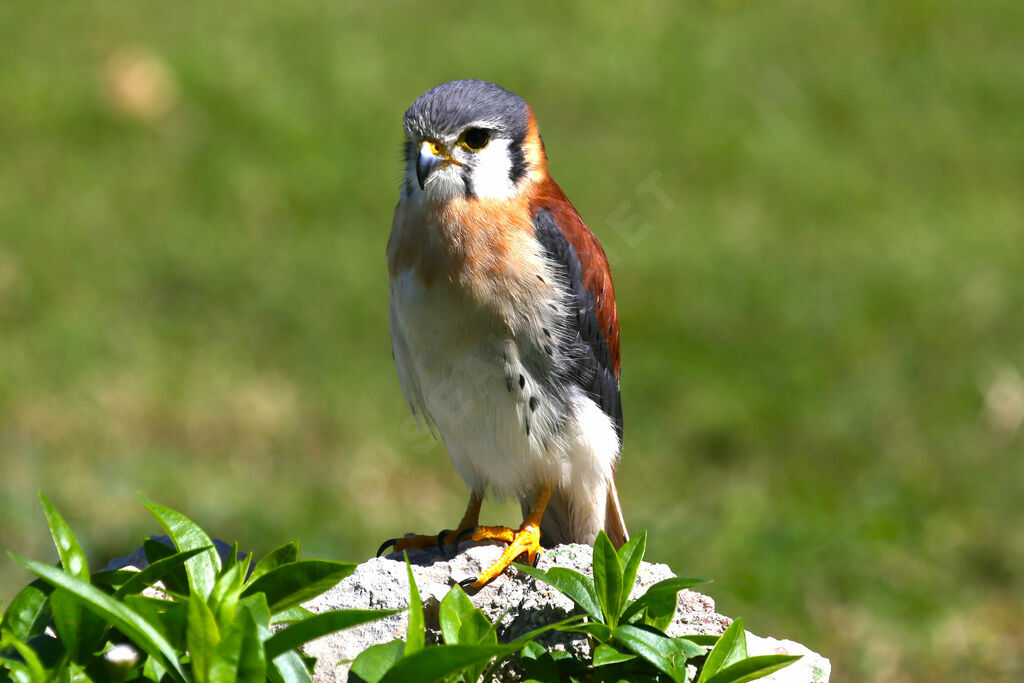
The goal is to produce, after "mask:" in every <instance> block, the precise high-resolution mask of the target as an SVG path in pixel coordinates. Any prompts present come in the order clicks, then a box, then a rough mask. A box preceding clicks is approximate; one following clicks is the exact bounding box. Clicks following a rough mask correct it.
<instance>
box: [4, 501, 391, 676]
mask: <svg viewBox="0 0 1024 683" xmlns="http://www.w3.org/2000/svg"><path fill="white" fill-rule="evenodd" d="M40 499H41V501H42V504H43V510H44V512H45V514H46V519H47V523H48V524H49V527H50V533H51V535H52V536H53V540H54V543H55V545H56V546H57V552H58V555H59V556H60V566H59V567H53V566H50V565H48V564H46V563H43V562H38V561H36V560H30V559H27V558H23V557H19V556H17V555H14V554H11V557H12V558H14V560H15V561H17V562H18V563H20V564H21V565H22V566H24V567H25V568H27V569H28V570H29V571H31V572H33V573H34V574H36V575H37V576H38V577H39V579H38V580H36V581H34V582H32V583H31V584H29V585H28V586H27V587H26V588H25V589H23V590H22V591H21V592H20V593H18V595H16V596H15V597H14V599H13V600H12V601H11V604H10V605H8V607H7V610H6V611H5V612H4V615H3V619H2V621H0V681H11V680H13V681H19V682H21V681H24V682H26V683H27V682H30V681H31V682H35V681H50V680H60V681H79V682H88V681H115V682H116V681H123V680H137V681H146V680H150V681H182V682H189V683H191V682H195V683H220V682H222V681H265V680H268V679H269V680H271V681H274V682H275V683H284V682H287V683H292V682H300V681H311V680H312V678H311V676H310V665H311V663H312V662H310V661H308V660H307V659H304V658H303V657H302V656H301V655H300V654H299V653H298V652H297V648H298V647H299V646H300V645H302V644H303V643H305V642H307V641H309V640H312V639H314V638H318V637H320V636H323V635H325V634H327V633H331V632H333V631H337V630H340V629H344V628H349V627H351V626H355V625H358V624H361V623H365V622H367V621H372V620H374V619H379V618H381V617H384V616H388V615H390V614H394V613H395V612H396V610H339V611H334V612H325V613H322V614H312V613H311V612H309V611H307V610H305V609H302V608H301V607H299V605H300V603H302V602H304V601H306V600H309V599H310V598H313V597H315V596H316V595H319V594H320V593H322V592H323V591H325V590H327V589H328V588H330V587H331V586H333V585H334V584H336V583H337V582H338V581H340V580H341V579H343V578H345V577H346V576H348V575H349V574H351V573H352V572H353V571H354V570H355V566H356V565H354V564H352V563H346V562H330V561H325V560H299V559H298V544H297V543H290V544H287V545H285V546H282V547H281V548H278V549H277V550H275V551H274V552H272V553H270V554H269V555H267V556H266V557H264V558H263V559H262V560H260V562H259V563H257V564H256V566H255V567H254V568H252V571H251V572H250V567H251V559H250V558H249V557H247V558H245V559H244V560H239V558H238V551H237V547H236V548H234V549H233V550H232V552H231V554H230V555H229V556H228V557H227V558H226V559H225V560H223V561H222V560H221V557H220V556H219V555H218V553H217V552H216V550H215V548H214V546H213V544H212V542H211V541H210V538H209V536H207V534H206V533H205V532H204V531H203V530H202V529H200V528H199V527H198V526H197V525H196V524H195V523H194V522H192V521H191V520H190V519H188V518H187V517H185V516H184V515H182V514H181V513H179V512H176V511H174V510H171V509H169V508H166V507H163V506H161V505H157V504H156V503H153V502H151V501H149V500H146V499H145V498H143V502H144V503H145V505H146V507H147V508H148V509H149V510H150V512H151V513H152V514H153V516H154V517H155V518H156V519H157V521H158V522H159V523H160V525H161V526H162V527H163V528H164V530H165V531H166V532H167V534H168V536H169V537H170V538H171V541H172V542H173V543H174V548H170V547H167V546H165V545H163V544H161V543H157V542H153V541H147V542H146V544H145V549H146V555H147V559H148V560H149V566H147V567H146V568H144V569H142V570H141V571H137V572H135V571H127V570H119V571H104V572H97V573H94V574H90V572H89V567H88V563H87V561H86V558H85V553H84V552H83V551H82V548H81V546H80V545H79V543H78V541H77V540H76V539H75V536H74V534H73V533H72V532H71V529H70V528H69V527H68V525H67V524H66V523H65V521H64V519H63V518H62V517H61V515H60V514H59V513H58V512H57V510H56V508H54V507H53V505H51V504H50V502H49V501H48V500H47V499H46V498H45V496H42V495H41V496H40ZM271 625H284V626H283V628H280V630H277V632H276V633H275V632H273V631H272V630H271ZM48 627H52V628H48Z"/></svg>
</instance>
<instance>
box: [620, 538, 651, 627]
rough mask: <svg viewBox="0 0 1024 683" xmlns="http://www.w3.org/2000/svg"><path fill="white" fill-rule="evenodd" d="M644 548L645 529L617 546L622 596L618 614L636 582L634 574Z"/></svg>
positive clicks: (642, 557) (645, 544) (624, 607)
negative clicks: (619, 546)
mask: <svg viewBox="0 0 1024 683" xmlns="http://www.w3.org/2000/svg"><path fill="white" fill-rule="evenodd" d="M646 550H647V532H646V531H641V532H640V533H639V534H637V535H636V536H634V537H633V538H631V539H629V540H628V541H626V542H625V543H624V544H623V545H622V547H621V548H619V564H621V565H622V597H621V599H620V600H619V607H618V609H617V612H618V614H620V615H621V614H622V611H623V610H624V609H626V605H627V604H628V603H629V594H630V592H632V590H633V585H634V584H635V583H636V574H637V572H638V571H639V570H640V562H641V561H642V560H643V559H644V552H646Z"/></svg>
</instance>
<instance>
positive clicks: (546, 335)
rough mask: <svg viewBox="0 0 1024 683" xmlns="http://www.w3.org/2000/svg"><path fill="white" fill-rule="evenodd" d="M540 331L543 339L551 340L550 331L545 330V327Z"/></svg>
mask: <svg viewBox="0 0 1024 683" xmlns="http://www.w3.org/2000/svg"><path fill="white" fill-rule="evenodd" d="M541 331H542V332H543V333H544V336H545V337H547V338H548V339H551V331H550V330H549V329H548V328H546V327H545V328H544V329H543V330H541Z"/></svg>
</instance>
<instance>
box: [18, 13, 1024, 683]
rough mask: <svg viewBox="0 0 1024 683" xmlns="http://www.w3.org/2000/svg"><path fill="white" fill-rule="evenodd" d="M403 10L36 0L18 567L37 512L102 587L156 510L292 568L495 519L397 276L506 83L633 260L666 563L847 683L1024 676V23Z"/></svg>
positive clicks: (640, 415) (638, 452)
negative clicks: (396, 297) (408, 226)
mask: <svg viewBox="0 0 1024 683" xmlns="http://www.w3.org/2000/svg"><path fill="white" fill-rule="evenodd" d="M378 5H379V7H377V8H370V7H368V6H362V5H356V4H354V3H353V4H352V5H351V6H346V5H345V4H344V3H339V2H333V3H324V2H311V1H307V0H296V1H293V2H288V3H276V2H268V1H264V0H259V1H253V0H250V1H249V2H237V1H236V2H230V1H226V2H209V3H187V4H186V3H155V2H138V3H124V2H114V1H112V0H111V1H102V2H88V3H85V2H73V1H65V0H51V1H50V2H46V3H26V2H4V3H0V548H2V549H11V550H14V551H16V552H18V553H21V554H24V555H29V556H34V557H40V558H49V559H53V558H55V553H54V552H53V551H52V549H51V547H50V543H49V540H48V537H47V532H46V528H45V525H44V519H43V515H42V512H41V510H40V507H39V505H38V501H37V498H36V492H37V491H38V490H40V489H42V490H44V491H45V492H46V493H47V495H48V496H49V497H50V498H51V499H52V500H53V501H54V502H55V503H56V504H57V506H58V507H59V508H60V509H61V510H62V511H63V512H64V514H65V515H66V516H67V517H68V519H69V521H70V522H71V523H72V525H73V527H74V528H75V529H76V530H77V531H78V533H79V534H80V535H81V537H82V540H83V542H84V544H85V546H86V547H87V549H89V551H90V553H91V557H92V560H93V562H94V563H95V564H97V565H101V564H102V563H104V562H105V561H106V560H107V559H108V558H109V557H111V556H115V555H120V554H125V553H126V552H128V551H129V550H131V549H132V548H134V547H135V546H137V545H138V543H139V541H140V539H141V537H142V536H143V534H146V533H149V532H152V531H154V530H155V525H154V523H153V521H152V520H151V518H149V517H148V515H147V513H146V512H145V510H144V509H143V508H142V506H141V505H140V504H139V503H138V501H137V500H136V497H135V494H136V492H138V491H144V492H145V493H146V494H147V495H148V496H150V497H151V498H153V499H154V500H156V501H159V502H161V503H163V504H165V505H170V506H172V507H175V508H178V509H180V510H182V511H183V512H185V513H186V514H188V515H190V516H191V517H192V518H194V519H195V520H196V521H198V522H199V523H200V524H202V525H203V526H204V527H205V528H207V529H208V530H210V531H211V533H214V534H216V535H218V536H220V537H221V538H224V539H227V540H229V541H230V540H235V539H237V540H238V541H239V542H240V543H241V545H242V546H243V547H244V548H249V549H252V550H254V551H256V552H257V553H262V552H265V551H267V550H269V549H271V548H272V547H275V546H276V545H279V544H280V543H283V542H285V541H288V540H291V539H293V538H298V539H301V541H302V543H303V548H304V553H305V555H306V556H325V557H330V558H335V559H344V560H361V559H363V558H366V557H368V556H369V555H370V554H372V552H373V551H374V549H375V548H376V546H377V544H378V543H379V542H380V541H381V540H382V539H384V538H387V537H389V536H392V535H396V534H399V533H402V532H405V531H412V530H416V531H428V532H429V531H431V530H436V529H438V528H440V527H442V526H446V525H451V524H453V523H454V522H456V521H457V519H458V517H459V515H460V514H461V512H462V507H463V505H464V503H465V499H466V492H465V489H464V486H463V484H462V482H461V481H460V480H459V479H458V477H457V475H456V474H455V473H454V470H453V468H452V467H451V465H450V463H449V462H448V458H447V455H446V453H445V451H444V449H443V447H441V446H439V445H432V443H431V441H430V440H429V438H427V437H424V436H423V435H421V434H419V433H418V432H417V431H416V430H415V428H414V426H413V423H412V422H411V420H410V418H409V416H408V411H407V408H406V406H405V404H404V402H403V399H402V396H401V392H400V390H399V387H398V382H397V380H396V377H395V372H394V368H393V366H392V362H391V353H390V348H389V340H388V330H387V315H386V309H387V303H386V302H387V286H386V273H385V265H384V257H383V252H384V243H385V240H386V239H387V234H388V230H389V227H390V221H391V213H392V209H393V206H394V201H395V199H396V197H397V184H398V179H399V177H400V164H399V147H400V140H401V117H402V114H403V112H404V110H405V108H406V106H407V105H408V104H409V103H410V102H411V101H412V100H413V99H414V98H415V97H416V96H417V95H419V94H420V93H421V92H423V91H424V90H426V89H427V88H429V87H430V86H432V85H434V84H436V83H439V82H441V81H444V80H448V79H451V78H458V77H467V76H470V77H481V78H487V79H490V80H494V81H497V82H498V83H501V84H502V85H504V86H506V87H508V88H509V89H511V90H514V91H516V92H518V93H520V94H522V95H523V96H524V97H525V98H526V99H527V100H528V101H529V102H530V103H531V104H532V106H533V108H534V111H535V112H536V115H537V118H538V120H539V122H540V126H541V130H542V132H543V134H544V139H545V142H546V143H547V148H548V152H549V155H550V161H551V168H552V173H553V175H554V176H555V177H556V178H557V179H558V181H559V182H560V183H561V185H562V186H563V188H564V189H565V190H566V192H567V193H568V194H569V196H570V197H572V199H573V201H574V202H575V204H576V206H577V207H578V209H579V210H580V212H581V213H582V215H583V217H584V219H585V220H587V221H588V223H589V224H590V226H591V228H592V229H593V230H594V231H595V233H597V235H598V236H599V237H600V239H601V240H602V241H603V242H604V244H605V246H606V248H607V251H608V253H609V256H610V258H611V260H612V263H613V272H614V275H615V282H616V289H617V294H618V302H619V310H620V315H621V324H622V339H623V373H622V391H623V397H624V405H625V414H626V417H625V419H626V442H625V452H624V459H623V462H622V464H621V466H620V475H619V490H620V494H621V496H622V500H623V504H624V508H625V511H626V517H627V520H628V521H629V524H630V526H631V527H632V528H633V529H634V530H638V529H642V528H646V529H648V530H650V533H651V538H650V551H649V558H650V559H652V560H656V561H663V562H668V563H669V564H671V565H672V567H673V568H674V569H675V570H676V572H677V573H681V574H688V575H701V576H709V577H713V578H714V579H716V583H714V584H712V585H711V586H710V588H709V590H708V592H709V593H710V594H711V595H712V596H713V597H715V599H716V600H717V602H718V606H719V609H720V610H721V611H722V612H724V613H726V614H730V615H741V616H744V617H745V618H746V620H747V623H748V626H749V628H750V629H751V630H753V631H755V632H757V633H759V634H764V635H775V636H778V637H788V638H793V639H796V640H800V641H802V642H804V643H806V644H807V645H808V646H810V647H811V648H813V649H816V650H818V651H820V652H822V653H823V654H825V655H826V656H828V657H830V658H831V659H832V661H833V664H834V667H835V670H836V675H835V677H834V679H835V680H836V681H840V680H843V681H936V680H952V679H953V678H955V679H956V680H958V681H968V680H971V681H1000V680H1006V681H1009V680H1021V679H1022V677H1024V655H1022V652H1024V578H1022V577H1024V494H1022V489H1024V457H1022V454H1024V448H1022V443H1024V436H1022V435H1021V423H1022V420H1024V379H1022V372H1024V341H1022V340H1024V277H1022V273H1024V246H1022V245H1024V239H1022V238H1024V123H1022V119H1024V40H1022V38H1021V37H1022V36H1024V3H1021V2H1020V1H1019V0H1003V1H998V0H995V1H990V2H984V3H979V2H966V1H962V0H961V1H958V0H936V1H934V2H928V1H925V0H917V1H910V2H880V1H868V0H861V1H852V0H842V1H838V2H828V3H822V2H812V1H786V0H782V1H778V2H741V1H734V2H701V3H692V2H691V3H667V2H666V3H652V4H646V3H634V4H629V5H625V4H623V5H621V6H614V7H613V6H608V7H603V8H602V7H599V6H597V5H594V4H591V3H584V2H577V3H568V4H562V5H560V6H558V7H556V6H554V3H541V2H528V3H515V4H514V5H513V4H507V5H501V6H498V5H492V4H490V3H473V4H464V5H462V4H456V3H412V2H396V3H378ZM517 514H518V513H517V512H516V510H515V509H514V508H513V507H512V506H509V505H507V504H506V505H498V506H494V505H492V506H490V507H485V511H484V519H485V520H486V521H492V522H504V523H517V522H518V517H517ZM26 581H27V576H26V575H25V574H24V573H22V572H21V571H20V570H18V569H17V568H16V566H15V565H14V563H13V562H11V561H10V560H8V559H7V558H6V557H4V558H3V559H2V560H0V599H4V600H7V599H9V598H10V597H11V596H12V595H13V594H14V593H15V592H16V590H17V589H18V588H19V587H20V586H21V585H22V584H23V583H25V582H26Z"/></svg>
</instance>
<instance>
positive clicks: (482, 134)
mask: <svg viewBox="0 0 1024 683" xmlns="http://www.w3.org/2000/svg"><path fill="white" fill-rule="evenodd" d="M490 141H491V134H490V133H488V132H487V131H486V130H484V129H483V128H470V129H469V130H467V131H466V132H465V133H463V134H462V144H464V145H465V146H466V147H467V148H468V149H471V150H473V151H474V152H476V151H478V150H481V149H483V148H484V147H486V146H487V143H489V142H490Z"/></svg>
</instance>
